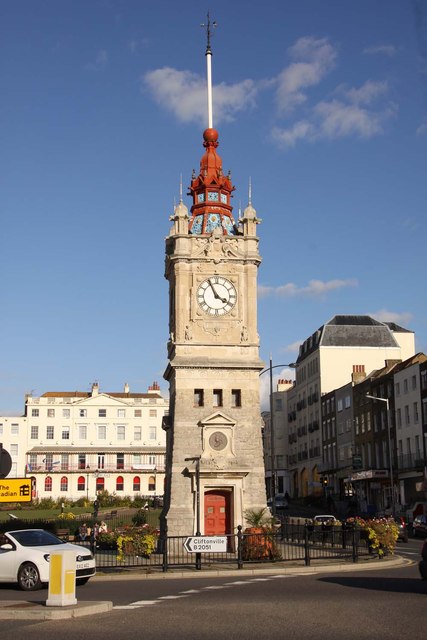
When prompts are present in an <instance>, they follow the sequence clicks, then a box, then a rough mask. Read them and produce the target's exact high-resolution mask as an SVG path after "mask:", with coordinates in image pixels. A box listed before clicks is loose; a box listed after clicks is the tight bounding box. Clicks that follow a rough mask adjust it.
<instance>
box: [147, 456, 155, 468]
mask: <svg viewBox="0 0 427 640" xmlns="http://www.w3.org/2000/svg"><path fill="white" fill-rule="evenodd" d="M148 464H152V465H153V466H155V465H156V456H153V455H149V456H148Z"/></svg>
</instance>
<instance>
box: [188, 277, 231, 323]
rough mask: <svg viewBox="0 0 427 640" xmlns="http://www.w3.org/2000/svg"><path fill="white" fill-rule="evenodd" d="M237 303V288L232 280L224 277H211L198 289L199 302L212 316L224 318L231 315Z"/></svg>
mask: <svg viewBox="0 0 427 640" xmlns="http://www.w3.org/2000/svg"><path fill="white" fill-rule="evenodd" d="M236 301H237V293H236V288H235V286H234V284H233V283H232V282H230V280H227V279H226V278H223V277H222V276H211V277H210V278H207V279H206V280H204V281H203V282H202V283H201V284H200V285H199V287H198V289H197V302H198V303H199V305H200V307H201V308H202V309H203V311H205V313H207V314H209V315H210V316H223V315H225V314H227V313H229V312H230V311H231V310H232V309H233V308H234V306H235V305H236Z"/></svg>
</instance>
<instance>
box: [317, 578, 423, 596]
mask: <svg viewBox="0 0 427 640" xmlns="http://www.w3.org/2000/svg"><path fill="white" fill-rule="evenodd" d="M319 581H320V582H327V583H329V584H338V585H341V586H342V587H351V588H352V589H370V590H372V591H388V592H390V593H419V594H422V595H427V580H421V578H386V577H384V578H383V577H381V578H377V577H370V576H364V577H363V578H350V577H348V578H346V577H342V578H341V577H340V578H337V577H333V578H332V577H330V578H329V577H323V578H320V579H319Z"/></svg>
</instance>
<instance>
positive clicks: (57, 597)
mask: <svg viewBox="0 0 427 640" xmlns="http://www.w3.org/2000/svg"><path fill="white" fill-rule="evenodd" d="M73 604H77V598H76V553H75V551H71V550H68V549H67V550H64V551H58V552H56V553H51V554H50V568H49V592H48V598H47V600H46V606H47V607H67V606H69V605H73Z"/></svg>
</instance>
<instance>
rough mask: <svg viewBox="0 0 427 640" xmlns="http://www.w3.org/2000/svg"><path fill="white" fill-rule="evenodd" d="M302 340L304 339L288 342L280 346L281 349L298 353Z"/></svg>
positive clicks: (284, 351)
mask: <svg viewBox="0 0 427 640" xmlns="http://www.w3.org/2000/svg"><path fill="white" fill-rule="evenodd" d="M303 342H304V340H297V341H296V342H291V343H290V344H288V345H286V346H285V347H282V349H281V351H282V352H283V353H298V351H299V348H300V345H301V344H302V343H303Z"/></svg>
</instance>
